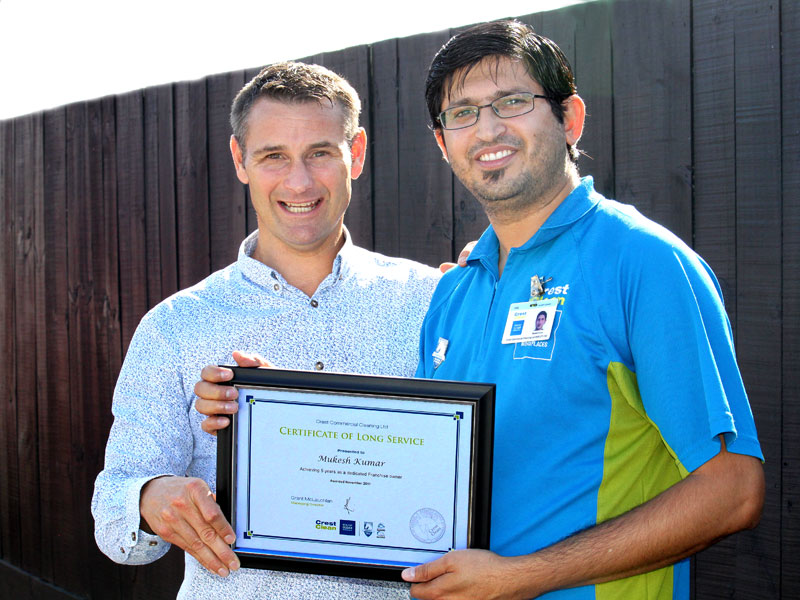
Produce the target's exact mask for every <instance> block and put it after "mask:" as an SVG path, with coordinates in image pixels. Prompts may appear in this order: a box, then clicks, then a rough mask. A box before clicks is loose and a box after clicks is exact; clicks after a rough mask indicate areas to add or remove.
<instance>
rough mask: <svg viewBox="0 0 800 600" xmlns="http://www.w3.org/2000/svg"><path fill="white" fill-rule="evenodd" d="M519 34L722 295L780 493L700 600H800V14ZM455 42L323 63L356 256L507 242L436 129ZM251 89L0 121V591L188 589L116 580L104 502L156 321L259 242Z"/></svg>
mask: <svg viewBox="0 0 800 600" xmlns="http://www.w3.org/2000/svg"><path fill="white" fill-rule="evenodd" d="M522 20H523V21H526V22H528V23H530V24H532V25H533V26H534V27H535V28H536V30H538V31H540V32H541V33H543V34H545V35H548V36H550V37H552V38H553V39H555V40H556V42H558V43H559V44H560V45H561V47H562V48H563V49H564V51H565V52H566V54H567V55H568V56H569V57H570V59H571V60H572V63H573V65H574V67H575V72H576V77H577V82H578V87H579V92H580V93H581V95H582V96H583V97H584V98H585V100H586V102H587V105H588V121H587V126H586V132H585V137H584V140H583V142H582V148H583V149H584V150H585V151H586V153H587V154H588V155H590V156H591V157H592V158H591V159H588V158H585V157H584V158H582V159H581V163H580V166H581V171H582V173H583V174H592V175H594V177H595V181H596V185H597V187H598V189H599V190H600V191H602V192H603V193H605V194H606V195H608V196H610V197H616V198H617V199H619V200H622V201H625V202H629V203H632V204H634V205H636V206H637V207H638V208H639V209H640V210H641V211H642V212H644V213H645V214H647V215H649V216H651V217H653V218H654V219H655V220H657V221H659V222H661V223H663V224H665V225H666V226H668V227H669V228H671V229H672V230H673V231H675V232H676V233H678V234H679V235H680V236H681V237H682V238H683V239H684V240H686V241H687V242H689V243H690V244H691V245H692V246H693V247H694V248H695V249H696V250H697V251H698V252H700V254H702V255H703V256H704V257H705V258H706V259H707V260H708V262H709V263H710V264H711V265H712V267H713V268H714V269H715V271H716V273H717V274H718V276H719V277H720V279H721V281H722V285H723V287H724V291H725V295H726V298H727V309H728V314H729V315H730V319H731V322H732V323H733V327H734V330H735V335H736V342H737V351H738V356H739V363H740V366H741V369H742V373H743V376H744V379H745V383H746V386H747V388H748V391H749V394H750V398H751V402H752V406H753V409H754V412H755V416H756V421H757V424H758V428H759V432H760V437H761V441H762V445H763V449H764V453H765V454H766V457H767V462H766V465H765V469H766V475H767V497H766V506H765V510H764V517H763V519H762V523H761V525H760V526H759V527H758V528H757V529H756V530H755V531H752V532H747V533H742V534H739V535H736V536H733V537H732V538H729V539H727V540H725V541H723V542H722V543H720V544H718V545H717V546H715V547H713V548H712V549H710V550H707V551H705V552H703V553H702V554H700V555H699V556H698V557H697V558H696V560H695V566H696V568H695V570H694V571H693V572H694V575H693V582H692V585H693V594H694V597H695V598H698V599H711V598H747V599H748V600H753V599H762V598H763V599H770V600H771V599H774V598H787V599H788V598H800V561H799V560H798V559H797V554H798V552H800V510H798V506H800V364H799V363H798V358H799V357H800V314H799V313H800V274H799V273H800V269H798V267H799V266H800V202H799V201H798V192H797V190H798V189H800V109H799V108H798V106H800V104H798V98H800V3H798V2H796V1H795V0H782V1H781V0H774V1H765V0H695V1H693V2H692V1H690V0H663V1H644V0H635V1H623V0H618V1H602V2H595V3H589V4H584V5H578V6H574V7H570V8H565V9H561V10H558V11H553V12H547V13H540V14H534V15H529V16H526V17H522ZM452 33H453V31H441V32H437V33H431V34H424V35H417V36H413V37H409V38H404V39H394V40H388V41H384V42H380V43H376V44H373V45H371V46H359V47H354V48H349V49H347V50H342V51H339V52H332V53H325V54H322V55H318V56H313V57H310V59H311V60H313V61H316V62H320V63H322V64H325V65H327V66H329V67H331V68H333V69H334V70H337V71H339V72H340V73H342V74H343V75H344V76H346V77H347V78H348V79H349V80H350V81H351V82H352V83H353V84H354V86H355V87H356V88H357V89H358V90H359V92H360V93H361V94H362V97H363V100H364V108H365V110H364V112H363V123H364V125H365V126H366V127H367V130H368V132H369V135H370V146H369V156H368V162H367V170H366V172H365V173H364V175H363V176H362V178H361V179H360V180H359V181H358V182H357V183H356V185H355V194H354V201H353V203H352V204H351V208H350V210H349V213H348V217H347V223H348V226H349V227H350V230H351V232H352V233H353V236H354V238H355V240H356V242H357V243H359V244H361V245H363V246H366V247H370V248H374V249H376V250H378V251H380V252H383V253H386V254H392V255H401V256H406V257H410V258H414V259H417V260H420V261H423V262H427V263H429V264H438V262H440V261H441V260H444V259H449V258H451V257H452V256H453V253H454V251H455V250H457V249H460V248H461V246H462V245H463V244H464V242H466V241H467V240H470V239H473V238H476V237H477V236H478V235H479V233H480V231H481V230H482V229H483V227H484V226H485V224H486V221H485V218H484V216H483V214H482V212H481V211H480V209H479V207H478V205H477V203H476V202H475V201H474V200H473V199H472V198H471V197H470V195H469V194H468V193H467V192H466V191H465V190H464V189H463V188H462V187H461V186H460V185H459V184H458V183H457V182H455V181H454V180H453V177H452V175H451V173H450V170H449V168H448V167H447V166H446V165H445V164H444V163H443V161H442V160H441V158H440V155H439V151H438V149H437V148H436V146H435V144H434V142H433V139H432V136H431V134H430V132H429V131H428V130H427V129H426V114H425V105H424V101H423V96H422V88H423V81H424V77H425V72H426V68H427V65H428V63H429V61H430V59H431V57H432V56H433V54H434V52H435V51H436V50H437V49H438V48H439V47H440V46H441V45H442V44H443V43H444V42H445V41H446V40H447V39H448V38H449V36H450V35H451V34H452ZM255 71H256V69H254V70H253V71H246V72H242V71H238V72H234V73H228V74H224V75H217V76H213V77H208V78H206V79H203V80H200V81H193V82H184V83H176V84H173V85H166V86H161V87H155V88H148V89H145V90H140V91H136V92H133V93H129V94H124V95H120V96H115V97H107V98H103V99H100V100H94V101H90V102H81V103H77V104H72V105H69V106H66V107H62V108H58V109H54V110H49V111H46V112H44V113H37V114H33V115H29V116H24V117H20V118H16V119H13V120H7V121H3V122H0V226H1V227H2V235H0V287H1V288H2V290H3V294H2V297H0V332H1V333H2V335H0V343H1V344H2V346H0V350H2V356H4V357H5V358H4V359H3V360H2V363H1V364H0V374H1V377H2V379H1V380H0V381H2V384H3V390H4V394H3V396H2V405H0V406H1V408H0V589H4V590H8V591H6V592H0V595H3V594H4V593H5V594H7V596H5V597H8V598H21V599H26V598H53V599H59V600H61V599H64V598H95V599H107V598H108V599H115V598H148V599H154V598H155V599H158V598H172V597H174V595H175V592H176V590H177V586H178V584H179V582H180V580H181V577H182V565H181V563H182V555H181V554H180V553H179V552H176V551H172V552H171V553H170V554H169V555H168V556H167V557H166V558H165V559H163V560H161V561H158V562H157V563H155V564H153V565H148V566H144V567H137V568H132V567H122V566H118V565H115V564H114V563H112V562H111V561H110V560H108V559H107V558H105V557H104V556H103V555H101V554H100V552H99V551H98V550H97V548H96V547H95V543H94V540H93V537H92V521H91V517H90V514H89V501H90V497H91V492H92V486H93V481H94V478H95V476H96V474H97V472H98V471H99V469H100V468H101V465H102V458H103V450H104V444H105V440H106V436H107V434H108V429H109V427H110V424H111V415H110V410H109V409H110V404H111V395H112V389H113V385H114V381H115V378H116V375H117V372H118V370H119V367H120V364H121V361H122V358H123V356H124V352H125V348H126V346H127V343H128V341H129V340H130V338H131V335H132V333H133V330H134V328H135V327H136V324H137V322H138V320H139V318H140V317H141V316H142V314H143V313H144V312H145V311H146V310H147V309H148V307H150V306H152V305H153V304H155V303H156V302H158V301H159V300H160V299H162V298H164V297H165V296H167V295H168V294H170V293H172V292H173V291H175V290H177V289H179V288H181V287H184V286H187V285H189V284H192V283H194V282H196V281H197V280H199V279H201V278H202V277H204V276H205V275H207V274H208V273H209V272H211V271H212V270H215V269H217V268H220V267H222V266H223V265H225V264H227V263H229V262H231V261H232V260H234V258H235V253H236V249H237V246H238V244H239V242H240V240H241V239H242V238H243V237H244V235H245V234H246V233H247V232H248V231H250V230H252V229H253V228H254V224H255V219H254V215H253V213H252V209H251V208H250V207H249V206H248V203H247V196H246V193H245V191H244V189H243V188H242V186H241V185H240V184H239V183H238V181H237V180H236V178H235V176H234V172H233V169H232V166H231V161H230V157H229V152H228V136H229V133H230V132H229V126H228V121H227V119H228V116H227V115H228V109H229V106H230V101H231V99H232V97H233V95H234V93H235V92H236V91H237V90H238V89H239V88H240V87H241V86H242V84H243V83H244V82H245V80H246V79H248V78H249V77H251V76H252V75H253V74H254V73H255ZM5 93H13V90H5ZM792 190H794V191H792ZM665 293H668V290H665Z"/></svg>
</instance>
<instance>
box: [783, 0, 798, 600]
mask: <svg viewBox="0 0 800 600" xmlns="http://www.w3.org/2000/svg"><path fill="white" fill-rule="evenodd" d="M781 54H782V59H781V83H782V90H781V98H782V102H781V113H782V119H781V123H782V138H783V139H782V158H783V161H782V164H783V189H782V192H783V261H782V262H783V303H782V304H783V328H782V340H783V361H782V369H781V370H782V383H783V390H782V393H781V401H782V410H783V423H782V430H781V440H782V441H783V448H782V462H781V467H782V472H781V533H780V535H781V588H780V589H781V594H782V596H783V597H784V598H800V560H798V558H797V553H798V549H800V510H798V507H800V370H798V368H797V366H798V365H800V235H798V234H799V233H800V199H798V193H797V190H798V189H800V104H799V103H798V102H797V99H798V98H800V3H798V2H783V3H782V5H781Z"/></svg>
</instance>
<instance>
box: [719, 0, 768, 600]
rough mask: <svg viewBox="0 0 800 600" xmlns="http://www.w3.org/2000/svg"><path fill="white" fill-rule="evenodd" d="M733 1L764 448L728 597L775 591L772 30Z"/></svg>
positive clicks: (746, 340)
mask: <svg viewBox="0 0 800 600" xmlns="http://www.w3.org/2000/svg"><path fill="white" fill-rule="evenodd" d="M734 4H735V6H736V13H735V19H736V44H735V58H734V61H735V65H736V79H735V90H736V216H737V223H736V240H737V244H736V245H737V251H736V257H737V260H736V262H737V315H736V320H737V329H736V330H737V339H736V342H737V343H736V348H737V352H738V357H739V365H740V367H741V370H742V376H743V377H744V381H745V385H746V387H747V390H748V393H749V396H750V401H751V404H752V406H753V412H754V413H755V418H756V424H757V425H758V428H759V432H760V439H761V445H762V449H763V450H764V455H765V457H766V460H767V462H766V464H765V472H766V476H767V496H766V501H765V505H764V506H765V508H764V516H763V517H762V519H761V524H760V525H759V527H758V529H757V530H756V531H755V532H753V533H747V534H742V535H740V536H737V538H736V539H735V542H736V544H737V561H736V568H735V569H734V572H733V573H730V577H731V579H730V582H729V583H728V585H727V586H725V587H727V588H728V589H729V590H730V591H731V594H732V595H733V594H734V593H735V595H736V597H739V598H748V599H749V600H750V599H752V600H757V599H760V598H764V599H765V600H766V599H768V598H775V597H778V596H779V595H780V589H779V588H778V585H779V582H780V536H781V523H780V514H781V508H780V501H781V496H780V489H779V485H780V480H781V477H780V469H781V461H782V455H781V441H780V434H781V402H780V393H781V369H780V364H781V337H780V336H781V326H780V322H781V307H780V294H779V293H775V292H771V291H769V290H771V289H772V288H773V286H774V285H777V284H778V282H780V280H781V267H780V260H781V240H780V236H778V235H776V233H777V232H779V231H780V230H781V186H780V181H781V156H780V143H781V131H780V121H779V119H778V118H777V117H778V115H780V93H781V88H780V29H779V10H778V8H779V7H778V5H777V4H776V3H768V2H756V3H753V2H750V1H748V0H739V1H737V2H735V3H734Z"/></svg>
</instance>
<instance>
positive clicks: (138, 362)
mask: <svg viewBox="0 0 800 600" xmlns="http://www.w3.org/2000/svg"><path fill="white" fill-rule="evenodd" d="M256 240H257V232H255V233H253V234H251V235H250V236H248V238H247V239H245V240H244V242H242V245H241V247H240V249H239V257H238V260H237V261H236V262H235V263H234V264H232V265H230V266H228V267H226V268H225V269H222V270H221V271H217V272H216V273H213V274H212V275H210V276H209V277H208V278H206V279H204V280H203V281H201V282H200V283H198V284H197V285H195V286H192V287H190V288H187V289H185V290H182V291H180V292H178V293H177V294H175V295H173V296H171V297H170V298H167V299H166V300H164V301H163V302H161V303H160V304H158V305H157V306H156V307H154V308H153V309H152V310H151V311H150V312H148V313H147V314H146V315H145V316H144V318H143V319H142V321H141V323H140V324H139V327H138V328H137V330H136V333H135V334H134V336H133V339H132V340H131V344H130V347H129V348H128V353H127V355H126V357H125V362H124V364H123V365H122V370H121V371H120V375H119V379H118V381H117V387H116V389H115V391H114V402H113V409H112V410H113V413H114V424H113V426H112V428H111V433H110V434H109V440H108V445H107V447H106V459H105V467H104V469H103V471H102V472H101V473H100V475H98V477H97V481H96V483H95V492H94V497H93V498H92V514H93V516H94V519H95V538H96V540H97V544H98V546H99V547H100V549H101V550H102V551H103V552H104V553H105V554H107V555H108V556H109V557H110V558H111V559H112V560H114V561H116V562H119V563H125V564H130V565H138V564H144V563H149V562H152V561H154V560H156V559H158V558H160V557H161V556H163V555H164V554H165V553H166V552H167V550H168V549H169V544H167V543H165V542H164V541H163V540H162V539H161V538H159V537H158V536H154V535H150V534H148V533H146V532H144V531H142V530H140V529H139V521H140V515H139V495H140V490H141V488H142V486H143V485H144V484H145V483H146V482H148V481H150V480H151V479H153V478H154V477H157V476H160V475H180V476H188V477H200V478H202V479H203V480H205V481H206V482H207V483H208V485H209V486H210V487H211V489H212V490H215V489H216V438H215V437H213V436H211V435H209V434H207V433H205V432H203V431H202V430H201V429H200V423H201V422H202V420H203V419H204V416H203V415H201V414H200V413H198V412H197V411H196V410H194V401H195V396H194V391H193V388H194V384H195V382H196V381H197V379H198V378H199V375H200V371H201V369H202V368H203V366H205V365H207V364H231V363H232V362H233V359H232V357H231V353H232V352H233V351H234V350H243V351H246V352H257V353H258V354H260V355H262V356H264V357H265V358H267V359H268V360H270V361H271V362H273V363H274V364H275V365H276V366H278V367H282V368H290V369H307V370H325V371H332V372H340V373H363V374H372V375H395V376H405V377H410V376H412V375H413V374H414V370H415V367H416V364H417V354H418V339H419V331H420V325H421V323H422V318H423V316H424V315H425V311H426V310H427V307H428V303H429V301H430V298H431V295H432V293H433V289H434V287H435V286H436V282H437V281H438V279H439V273H438V271H437V270H435V269H432V268H430V267H426V266H424V265H421V264H419V263H415V262H411V261H408V260H404V259H398V258H389V257H385V256H382V255H380V254H375V253H372V252H369V251H367V250H364V249H362V248H358V247H356V246H354V245H353V244H352V242H351V241H350V237H349V234H348V235H347V241H346V242H345V244H344V246H343V247H342V249H341V251H340V252H339V254H338V255H337V257H336V259H335V261H334V264H333V271H332V272H331V274H330V275H328V276H327V277H326V278H325V279H324V280H323V281H322V283H321V284H320V285H319V288H318V289H317V291H316V292H315V293H314V295H313V296H312V297H311V298H309V297H308V296H307V295H306V294H304V293H303V292H301V291H300V290H298V289H297V288H294V287H292V286H291V285H289V284H288V283H287V282H286V280H285V279H284V278H283V277H282V276H281V275H280V274H279V273H277V272H276V271H274V270H273V269H271V268H270V267H268V266H266V265H264V264H263V263H261V262H259V261H257V260H255V259H253V258H251V255H252V252H253V250H254V249H255V246H256ZM178 598H187V599H188V598H192V599H194V598H253V599H260V598H325V599H336V598H343V599H344V598H347V599H362V598H363V599H378V598H380V599H381V600H383V599H385V598H408V586H407V585H406V584H403V583H388V582H376V581H367V580H359V579H346V578H335V577H323V576H318V575H306V574H300V573H283V572H275V571H264V570H255V569H244V568H243V569H239V570H238V571H235V572H232V573H231V574H230V575H229V576H228V577H226V578H222V577H219V576H218V575H216V574H214V573H211V572H209V571H208V570H206V569H205V568H204V567H203V566H202V565H200V563H198V562H197V561H196V560H195V559H194V558H192V557H191V556H190V555H188V554H186V571H185V577H184V581H183V585H182V586H181V590H180V592H179V594H178Z"/></svg>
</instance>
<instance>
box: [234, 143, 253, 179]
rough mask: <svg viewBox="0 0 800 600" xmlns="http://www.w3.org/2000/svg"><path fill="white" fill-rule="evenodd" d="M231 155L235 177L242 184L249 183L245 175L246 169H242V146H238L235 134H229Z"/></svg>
mask: <svg viewBox="0 0 800 600" xmlns="http://www.w3.org/2000/svg"><path fill="white" fill-rule="evenodd" d="M231 157H232V158H233V166H234V168H235V169H236V177H238V178H239V181H241V182H242V183H243V184H245V185H247V184H248V183H250V179H249V178H248V177H247V171H245V170H244V157H243V156H242V148H241V146H239V141H238V140H237V139H236V136H235V135H232V136H231Z"/></svg>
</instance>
